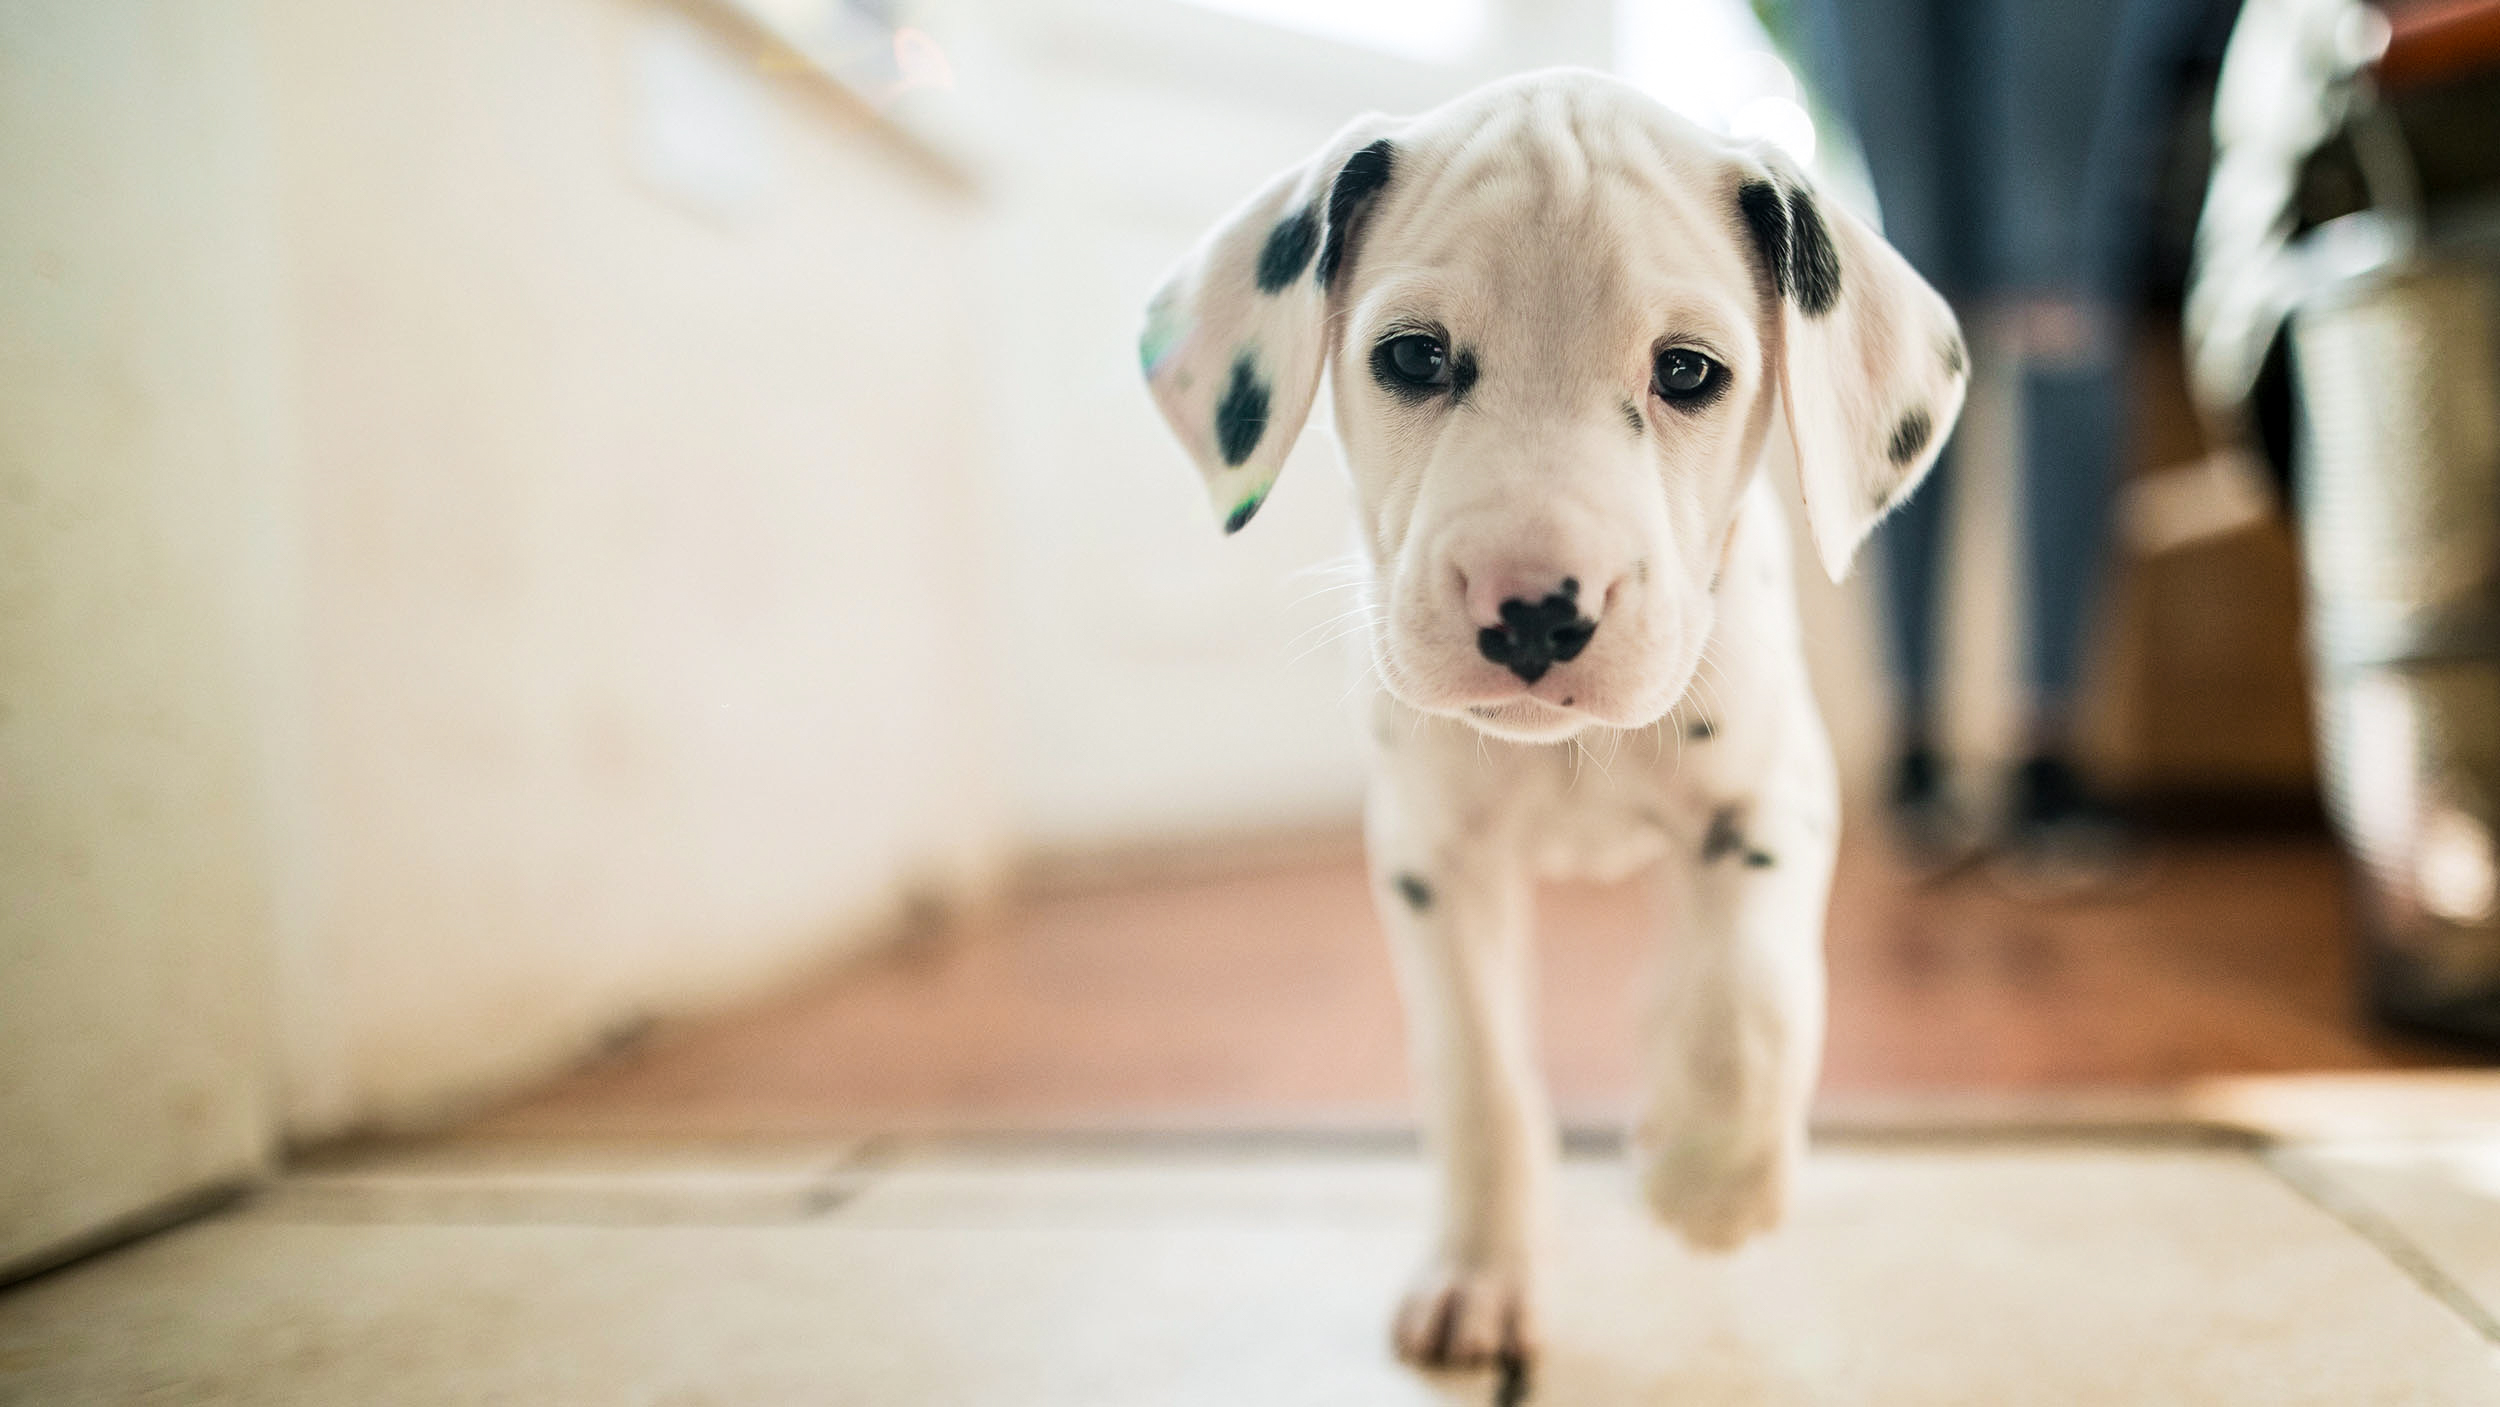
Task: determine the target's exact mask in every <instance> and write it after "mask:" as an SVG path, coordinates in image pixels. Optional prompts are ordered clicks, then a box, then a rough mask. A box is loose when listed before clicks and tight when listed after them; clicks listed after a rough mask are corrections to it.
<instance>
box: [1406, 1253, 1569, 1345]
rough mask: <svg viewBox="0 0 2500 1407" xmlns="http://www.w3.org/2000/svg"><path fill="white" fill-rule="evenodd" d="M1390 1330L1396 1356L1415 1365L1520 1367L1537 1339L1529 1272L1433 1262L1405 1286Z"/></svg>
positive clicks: (1534, 1307) (1536, 1343)
mask: <svg viewBox="0 0 2500 1407" xmlns="http://www.w3.org/2000/svg"><path fill="white" fill-rule="evenodd" d="M1393 1332H1394V1335H1395V1338H1396V1341H1397V1348H1398V1357H1400V1358H1403V1359H1405V1360H1406V1361H1407V1362H1409V1363H1412V1364H1414V1365H1415V1366H1417V1367H1419V1368H1488V1367H1494V1366H1500V1367H1502V1368H1504V1369H1505V1370H1518V1369H1520V1368H1523V1367H1524V1366H1525V1365H1526V1364H1528V1363H1529V1362H1531V1361H1533V1360H1534V1359H1535V1357H1536V1352H1537V1345H1538V1337H1537V1316H1536V1306H1535V1304H1534V1302H1533V1298H1532V1295H1531V1292H1530V1290H1529V1288H1528V1276H1527V1275H1526V1274H1525V1273H1523V1272H1520V1271H1515V1270H1498V1269H1493V1268H1489V1267H1484V1266H1450V1265H1441V1266H1436V1267H1434V1268H1433V1269H1431V1270H1429V1271H1426V1272H1425V1273H1424V1274H1423V1275H1421V1276H1419V1277H1417V1279H1416V1281H1415V1284H1414V1286H1413V1287H1412V1288H1411V1289H1409V1290H1408V1291H1407V1292H1406V1298H1405V1300H1404V1301H1403V1302H1402V1303H1400V1304H1399V1306H1398V1317H1397V1323H1396V1325H1395V1326H1394V1330H1393Z"/></svg>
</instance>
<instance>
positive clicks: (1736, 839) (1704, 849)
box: [1701, 806, 1748, 864]
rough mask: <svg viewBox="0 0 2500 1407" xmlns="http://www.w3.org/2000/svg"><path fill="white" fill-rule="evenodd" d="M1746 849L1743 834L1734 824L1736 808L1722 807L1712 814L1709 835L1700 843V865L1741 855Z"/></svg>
mask: <svg viewBox="0 0 2500 1407" xmlns="http://www.w3.org/2000/svg"><path fill="white" fill-rule="evenodd" d="M1747 848H1748V847H1747V846H1746V844H1745V832H1744V831H1743V830H1742V829H1741V828H1739V827H1738V825H1737V824H1736V808H1735V807H1733V806H1722V807H1720V808H1719V809H1718V810H1716V811H1714V812H1712V813H1711V815H1710V833H1709V834H1708V835H1706V836H1703V837H1702V841H1701V859H1702V863H1703V864H1708V863H1710V862H1711V861H1713V860H1723V859H1726V858H1727V857H1728V856H1730V855H1739V854H1743V853H1744V852H1745V850H1746V849H1747Z"/></svg>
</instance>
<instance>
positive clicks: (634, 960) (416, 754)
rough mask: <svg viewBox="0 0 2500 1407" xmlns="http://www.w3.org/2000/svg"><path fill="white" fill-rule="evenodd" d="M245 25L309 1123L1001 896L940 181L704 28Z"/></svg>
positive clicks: (710, 24)
mask: <svg viewBox="0 0 2500 1407" xmlns="http://www.w3.org/2000/svg"><path fill="white" fill-rule="evenodd" d="M262 33H263V34H264V36H265V38H266V45H267V59H266V62H267V66H268V74H269V91H270V93H271V94H272V95H273V104H272V109H273V110H272V113H271V127H272V130H273V131H274V132H275V133H276V165H277V169H278V172H279V185H280V210H281V225H282V229H283V237H284V241H285V246H286V261H285V262H286V268H287V275H288V276H287V282H286V298H285V303H284V306H283V309H282V310H281V312H280V316H281V317H282V319H283V323H284V328H285V334H286V336H285V342H286V345H287V347H288V349H289V352H290V355H291V358H292V364H291V367H290V370H291V373H292V389H293V398H294V407H295V424H296V426H297V430H298V437H299V438H298V443H297V445H296V447H295V449H296V454H295V462H294V470H295V476H296V477H295V482H296V486H297V492H296V494H295V496H294V503H295V511H296V513H297V515H298V516H297V521H296V523H295V524H294V528H295V531H294V539H295V541H297V542H298V543H300V544H301V550H300V555H299V556H298V558H297V560H296V562H295V563H294V570H295V574H296V584H297V589H298V593H299V599H300V602H301V620H300V636H299V638H300V641H301V654H300V668H301V671H302V673H301V693H300V709H301V712H300V715H299V717H298V718H296V719H295V720H293V722H294V724H295V726H293V727H291V728H290V729H289V730H288V732H289V736H290V738H291V740H292V741H293V742H294V743H295V744H296V745H297V746H298V747H299V748H300V753H299V755H297V756H295V757H293V758H290V759H289V762H290V763H291V765H292V767H293V768H294V772H293V775H292V777H291V778H290V780H291V782H292V784H293V785H292V786H291V787H290V789H289V792H288V798H289V806H288V810H287V813H286V816H285V820H286V822H287V838H288V842H289V844H288V847H287V853H288V854H289V855H290V856H291V857H293V858H294V860H295V861H296V863H295V864H294V865H293V866H292V867H291V870H290V873H289V876H288V880H289V885H290V888H289V897H290V901H291V903H290V909H289V913H290V918H291V920H292V921H291V922H290V924H289V925H288V927H287V929H286V930H285V932H284V934H283V944H282V949H281V955H280V956H281V961H280V972H281V974H282V976H283V978H284V985H283V991H284V993H285V995H286V1005H287V1010H288V1011H289V1013H290V1015H291V1017H292V1018H293V1019H292V1020H291V1022H290V1024H289V1028H288V1032H287V1034H288V1042H287V1047H286V1049H287V1056H288V1060H287V1071H288V1075H289V1079H288V1082H287V1092H288V1100H289V1110H290V1116H291V1118H292V1120H293V1122H294V1124H295V1126H296V1127H297V1128H298V1129H299V1130H321V1129H325V1128H329V1127H334V1126H337V1125H339V1124H342V1123H345V1122H348V1121H371V1120H376V1119H379V1120H384V1121H392V1120H400V1119H407V1118H423V1117H425V1116H426V1115H427V1114H429V1113H431V1112H432V1111H434V1110H435V1109H437V1108H439V1107H441V1106H442V1105H443V1104H444V1103H445V1101H447V1100H456V1099H458V1098H461V1097H463V1096H466V1095H470V1094H474V1093H478V1092H484V1091H490V1090H495V1089H500V1088H505V1087H508V1086H509V1085H510V1084H512V1083H513V1082H514V1080H515V1079H516V1077H519V1076H522V1075H525V1074H528V1073H532V1072H535V1071H538V1070H542V1069H545V1068H547V1067H548V1066H549V1065H550V1064H552V1063H554V1062H556V1061H559V1060H562V1059H565V1058H568V1057H570V1056H573V1055H575V1054H577V1053H579V1052H580V1051H582V1050H584V1049H586V1048H588V1047H589V1046H590V1045H591V1044H592V1043H594V1042H595V1041H597V1040H598V1039H599V1038H600V1037H601V1036H602V1035H603V1033H606V1032H608V1031H611V1030H614V1029H616V1028H618V1027H619V1026H620V1025H621V1024H629V1023H631V1022H632V1021H634V1020H635V1019H636V1018H637V1017H638V1016H640V1015H643V1014H669V1013H674V1012H680V1011H684V1010H686V1009H688V1008H690V1007H699V1006H701V1005H703V1004H705V1003H707V1002H710V1001H712V1000H716V999H718V998H721V997H724V996H727V995H730V994H734V993H740V992H746V991H752V990H755V989H756V988H758V987H759V986H761V985H762V984H764V983H766V982H768V981H769V980H771V979H772V978H774V977H777V976H780V975H783V974H786V973H788V972H789V971H790V970H792V969H793V968H794V967H795V966H796V965H798V964H801V963H807V962H813V961H818V960H821V959H822V958H823V957H824V956H825V955H826V954H827V953H829V952H830V951H833V950H834V949H836V948H837V947H839V946H840V945H841V944H842V943H844V942H845V941H847V940H851V939H856V938H859V937H862V936H865V935H868V934H871V933H873V932H875V931H876V930H877V929H878V928H879V927H880V925H881V924H882V923H883V922H884V921H885V920H886V919H887V918H889V917H890V916H891V914H892V913H893V911H894V910H895V908H896V906H897V905H898V904H901V903H903V902H904V901H906V900H907V899H908V898H909V897H910V896H911V895H912V894H914V893H915V892H916V891H923V890H925V891H931V892H934V893H936V894H938V895H940V896H943V895H946V894H948V893H951V892H953V891H956V890H959V889H960V888H961V887H962V886H963V885H964V884H965V883H967V882H969V881H970V880H971V879H973V878H974V877H976V876H977V875H978V874H979V873H980V872H982V871H983V869H984V868H985V867H986V866H989V865H991V864H992V863H994V861H995V859H996V855H997V848H998V845H999V835H998V832H997V829H996V825H995V821H994V809H993V804H992V801H991V790H992V789H991V782H990V778H991V775H992V772H993V770H994V761H995V759H994V754H993V750H992V746H991V742H990V727H989V723H990V713H991V707H990V700H991V693H990V690H989V688H988V687H987V685H986V683H985V673H986V662H985V651H984V648H983V643H982V642H981V641H980V640H979V639H978V637H977V635H976V634H975V633H974V632H972V631H971V630H969V629H968V628H967V625H966V622H967V621H969V620H971V619H972V618H973V617H974V616H975V614H976V610H975V606H974V600H975V593H976V592H977V590H978V586H977V580H976V574H977V572H978V570H979V568H980V562H981V557H982V553H981V551H980V547H979V544H978V543H977V542H976V541H975V540H974V539H973V538H972V537H971V536H969V535H968V534H967V532H966V531H965V524H966V522H967V521H968V520H969V519H970V518H971V516H972V515H971V513H970V511H969V509H970V501H971V497H972V493H973V475H974V464H973V460H974V456H975V454H976V453H977V450H978V447H979V441H978V439H977V438H976V433H975V424H976V419H975V416H974V415H973V414H971V413H969V412H968V408H967V407H966V405H965V403H964V401H965V396H966V392H967V389H968V388H967V387H966V385H965V382H964V371H965V369H966V368H967V367H969V366H971V365H973V364H975V362H976V361H977V360H978V358H980V357H981V356H982V355H983V349H984V342H983V339H982V338H981V336H980V335H979V333H980V329H978V328H977V327H976V325H975V323H974V309H973V308H972V307H970V306H969V305H968V304H967V302H966V300H964V299H963V298H962V297H961V296H960V292H959V289H960V284H961V281H962V278H963V271H964V269H965V268H966V267H967V266H968V265H969V264H970V262H971V260H972V258H973V248H974V241H975V238H976V221H977V213H976V208H975V206H974V203H973V201H972V200H971V198H970V196H969V195H968V194H967V192H966V191H965V190H964V189H962V188H961V187H960V186H959V185H957V184H955V183H953V182H952V181H950V179H949V178H948V177H947V176H946V175H945V173H944V172H942V171H940V170H937V169H935V168H934V167H933V166H932V165H931V164H930V163H928V162H925V161H921V160H918V159H915V158H914V157H913V155H912V154H911V153H910V152H909V151H908V150H907V149H905V148H903V147H901V146H899V145H897V144H896V143H894V142H893V141H892V140H891V139H890V138H888V137H886V136H883V135H881V134H880V133H878V132H877V131H876V130H875V129H873V128H872V127H870V126H869V125H868V124H866V123H865V122H864V121H863V120H862V115H861V114H860V113H859V112H858V111H856V110H854V109H852V108H849V107H847V106H845V105H843V104H841V103H839V102H837V101H835V100H833V98H832V97H831V95H830V94H829V92H828V90H827V89H826V88H824V87H823V86H822V80H821V79H820V78H818V77H815V76H813V75H811V74H808V73H806V72H805V71H803V70H802V69H800V68H798V67H797V66H796V65H774V64H771V63H769V62H767V61H766V60H767V59H769V57H770V54H771V50H770V49H769V47H768V46H766V45H764V44H762V43H760V42H759V37H758V36H757V35H756V34H755V33H753V32H752V31H750V30H746V29H744V28H742V27H741V26H739V25H737V24H735V23H731V22H726V21H718V20H715V18H714V17H712V16H711V15H710V14H709V13H708V12H706V11H703V10H701V9H699V8H691V7H687V6H682V5H673V4H662V3H630V2H621V0H536V2H535V3H531V4H526V5H522V4H511V3H505V0H468V2H467V3H430V4H422V5H418V4H390V5H353V6H341V5H335V4H330V3H326V2H325V0H268V3H267V4H266V5H265V6H264V8H263V26H262Z"/></svg>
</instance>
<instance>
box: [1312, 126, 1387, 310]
mask: <svg viewBox="0 0 2500 1407" xmlns="http://www.w3.org/2000/svg"><path fill="white" fill-rule="evenodd" d="M1397 159H1398V149H1397V147H1396V145H1395V144H1393V143H1392V142H1390V140H1389V139H1388V138H1386V137H1383V138H1381V139H1380V140H1379V141H1376V142H1374V143H1372V144H1371V145H1370V146H1367V147H1365V148H1363V149H1362V150H1361V151H1358V152H1356V153H1355V154H1354V155H1352V156H1349V157H1347V158H1346V161H1345V165H1343V166H1341V167H1339V168H1338V169H1337V179H1336V180H1334V181H1332V182H1330V183H1329V186H1328V228H1327V232H1326V234H1325V235H1324V236H1323V238H1322V239H1321V241H1320V246H1319V285H1320V287H1322V288H1326V287H1328V286H1329V285H1330V284H1331V283H1333V282H1335V281H1336V278H1337V265H1338V264H1339V263H1341V262H1343V261H1344V259H1345V254H1346V244H1347V241H1348V240H1349V239H1350V238H1352V235H1353V230H1354V221H1355V218H1356V217H1357V216H1359V215H1361V214H1362V213H1363V207H1364V206H1365V205H1367V204H1369V203H1370V202H1371V198H1372V197H1373V196H1374V195H1377V194H1379V192H1380V188H1381V187H1382V186H1385V185H1387V184H1389V173H1390V171H1391V170H1392V169H1394V168H1395V167H1396V165H1397Z"/></svg>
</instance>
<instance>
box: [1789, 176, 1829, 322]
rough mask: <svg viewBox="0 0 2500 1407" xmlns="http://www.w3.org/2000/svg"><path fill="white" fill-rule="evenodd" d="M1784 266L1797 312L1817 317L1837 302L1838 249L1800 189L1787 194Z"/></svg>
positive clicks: (1806, 195)
mask: <svg viewBox="0 0 2500 1407" xmlns="http://www.w3.org/2000/svg"><path fill="white" fill-rule="evenodd" d="M1788 265H1789V269H1788V273H1789V277H1790V278H1791V279H1793V280H1795V282H1796V285H1797V309H1798V311H1799V312H1802V313H1804V314H1805V315H1806V316H1807V317H1810V318H1819V317H1821V316H1823V315H1824V314H1825V313H1828V312H1830V311H1831V310H1832V308H1833V306H1834V305H1835V304H1837V303H1839V302H1840V251H1839V250H1838V249H1837V248H1835V247H1833V245H1832V232H1831V231H1830V230H1829V229H1827V228H1826V227H1825V226H1824V224H1823V212H1822V211H1820V210H1818V209H1816V208H1815V205H1814V197H1813V196H1812V195H1810V194H1808V193H1807V192H1805V191H1802V190H1792V191H1790V192H1789V193H1788Z"/></svg>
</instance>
